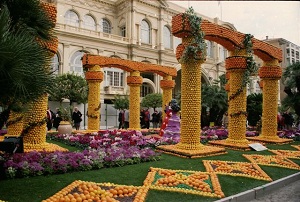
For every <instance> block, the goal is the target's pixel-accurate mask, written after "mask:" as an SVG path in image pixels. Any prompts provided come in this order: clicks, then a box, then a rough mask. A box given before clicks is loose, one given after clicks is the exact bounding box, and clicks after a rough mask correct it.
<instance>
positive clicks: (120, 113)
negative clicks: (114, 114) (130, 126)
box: [118, 109, 124, 129]
mask: <svg viewBox="0 0 300 202" xmlns="http://www.w3.org/2000/svg"><path fill="white" fill-rule="evenodd" d="M118 121H119V127H118V129H121V128H122V129H123V128H124V110H123V109H120V112H119V118H118Z"/></svg>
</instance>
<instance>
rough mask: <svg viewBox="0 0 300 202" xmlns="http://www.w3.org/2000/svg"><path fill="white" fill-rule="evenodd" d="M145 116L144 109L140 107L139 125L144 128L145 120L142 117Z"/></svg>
mask: <svg viewBox="0 0 300 202" xmlns="http://www.w3.org/2000/svg"><path fill="white" fill-rule="evenodd" d="M144 117H145V110H144V109H141V112H140V125H141V128H142V129H143V128H145V121H144V119H145V118H144Z"/></svg>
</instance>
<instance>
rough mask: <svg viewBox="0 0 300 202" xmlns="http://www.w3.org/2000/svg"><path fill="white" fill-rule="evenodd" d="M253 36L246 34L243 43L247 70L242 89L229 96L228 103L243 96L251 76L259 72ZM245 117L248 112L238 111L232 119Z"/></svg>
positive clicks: (231, 115)
mask: <svg viewBox="0 0 300 202" xmlns="http://www.w3.org/2000/svg"><path fill="white" fill-rule="evenodd" d="M252 37H253V36H252V35H251V34H246V35H245V38H244V41H243V46H244V47H245V49H246V55H247V56H246V69H245V72H244V75H243V78H242V84H241V86H240V88H239V89H238V90H237V91H236V92H235V93H233V94H232V95H230V96H229V98H228V101H230V100H232V99H234V98H235V97H236V96H238V95H239V94H241V92H242V91H243V89H244V88H245V87H246V86H247V84H248V83H249V81H250V79H249V78H250V76H251V75H253V74H254V73H255V72H257V70H258V67H257V65H256V63H255V61H254V59H253V50H252V47H253V44H252V41H251V39H252ZM241 114H243V115H245V116H247V112H246V111H238V112H236V113H231V114H230V117H234V116H239V115H241Z"/></svg>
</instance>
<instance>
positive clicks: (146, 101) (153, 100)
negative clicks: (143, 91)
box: [141, 93, 162, 111]
mask: <svg viewBox="0 0 300 202" xmlns="http://www.w3.org/2000/svg"><path fill="white" fill-rule="evenodd" d="M141 106H142V107H148V108H153V109H154V111H155V108H157V107H161V106H162V95H161V94H160V93H151V94H148V95H146V96H145V97H144V98H143V100H142V102H141Z"/></svg>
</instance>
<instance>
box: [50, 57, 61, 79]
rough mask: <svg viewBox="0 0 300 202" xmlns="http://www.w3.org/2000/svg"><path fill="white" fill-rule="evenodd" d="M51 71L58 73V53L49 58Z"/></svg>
mask: <svg viewBox="0 0 300 202" xmlns="http://www.w3.org/2000/svg"><path fill="white" fill-rule="evenodd" d="M50 71H51V72H53V74H58V73H59V58H58V55H57V54H55V55H54V56H53V58H52V60H51V70H50Z"/></svg>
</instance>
